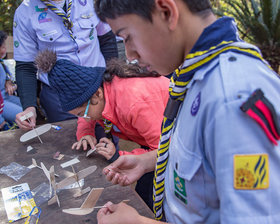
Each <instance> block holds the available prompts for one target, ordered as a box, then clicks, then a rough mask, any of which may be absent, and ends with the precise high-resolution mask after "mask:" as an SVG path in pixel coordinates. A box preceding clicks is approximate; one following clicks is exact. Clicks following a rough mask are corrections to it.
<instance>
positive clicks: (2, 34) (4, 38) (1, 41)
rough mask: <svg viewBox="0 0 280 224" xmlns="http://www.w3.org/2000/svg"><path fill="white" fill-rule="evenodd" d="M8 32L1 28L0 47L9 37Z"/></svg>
mask: <svg viewBox="0 0 280 224" xmlns="http://www.w3.org/2000/svg"><path fill="white" fill-rule="evenodd" d="M7 37H8V34H6V33H5V32H4V31H2V30H0V47H1V46H2V45H3V43H4V42H5V40H6V39H7Z"/></svg>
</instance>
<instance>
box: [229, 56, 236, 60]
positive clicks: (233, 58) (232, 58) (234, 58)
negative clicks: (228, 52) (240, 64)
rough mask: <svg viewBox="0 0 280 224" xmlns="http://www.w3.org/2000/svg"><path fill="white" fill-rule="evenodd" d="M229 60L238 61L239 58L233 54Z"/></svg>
mask: <svg viewBox="0 0 280 224" xmlns="http://www.w3.org/2000/svg"><path fill="white" fill-rule="evenodd" d="M228 60H229V61H236V60H237V58H236V57H233V56H231V57H229V59H228Z"/></svg>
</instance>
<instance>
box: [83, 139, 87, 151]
mask: <svg viewBox="0 0 280 224" xmlns="http://www.w3.org/2000/svg"><path fill="white" fill-rule="evenodd" d="M82 144H83V149H84V150H87V145H88V142H87V140H84V141H82Z"/></svg>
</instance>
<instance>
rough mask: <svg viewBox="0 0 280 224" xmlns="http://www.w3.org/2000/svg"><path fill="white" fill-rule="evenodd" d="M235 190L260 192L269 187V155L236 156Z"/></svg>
mask: <svg viewBox="0 0 280 224" xmlns="http://www.w3.org/2000/svg"><path fill="white" fill-rule="evenodd" d="M233 182H234V188H235V189H238V190H258V189H267V188H268V187H269V166H268V155H267V154H254V155H234V181H233Z"/></svg>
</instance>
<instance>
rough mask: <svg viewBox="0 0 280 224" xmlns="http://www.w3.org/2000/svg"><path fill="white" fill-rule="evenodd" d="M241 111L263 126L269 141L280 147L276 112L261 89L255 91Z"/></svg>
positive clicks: (279, 129)
mask: <svg viewBox="0 0 280 224" xmlns="http://www.w3.org/2000/svg"><path fill="white" fill-rule="evenodd" d="M240 109H241V110H242V111H243V112H244V113H246V114H248V115H249V116H250V117H251V118H253V119H254V120H255V121H256V122H257V123H258V124H259V125H260V126H261V128H262V129H263V131H264V132H265V134H266V136H267V137H268V139H269V140H270V141H271V142H272V143H273V144H274V145H278V143H277V140H279V139H280V127H279V122H278V120H277V115H276V111H275V109H274V107H273V105H272V104H271V103H270V102H269V100H268V99H267V98H266V97H265V96H264V93H263V91H262V90H261V89H257V90H255V91H254V92H253V94H252V95H251V96H250V97H249V99H248V100H247V101H246V102H244V103H243V104H242V106H241V107H240Z"/></svg>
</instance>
